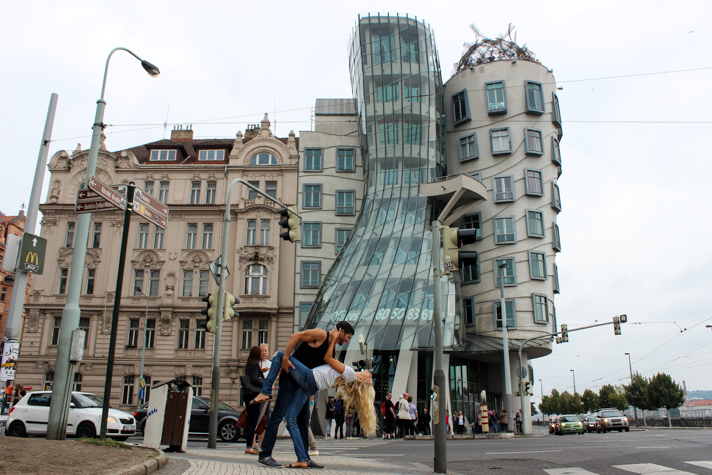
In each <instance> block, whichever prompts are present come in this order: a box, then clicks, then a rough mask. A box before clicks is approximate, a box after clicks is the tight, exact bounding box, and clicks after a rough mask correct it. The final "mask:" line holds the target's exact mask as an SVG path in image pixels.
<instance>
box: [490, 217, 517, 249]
mask: <svg viewBox="0 0 712 475" xmlns="http://www.w3.org/2000/svg"><path fill="white" fill-rule="evenodd" d="M494 242H495V244H512V243H514V242H517V236H516V235H515V232H514V216H503V217H501V218H494Z"/></svg>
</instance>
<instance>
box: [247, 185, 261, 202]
mask: <svg viewBox="0 0 712 475" xmlns="http://www.w3.org/2000/svg"><path fill="white" fill-rule="evenodd" d="M247 183H249V184H250V185H252V186H254V187H255V188H259V187H260V182H259V181H248V182H247ZM257 195H258V193H257V192H256V191H255V190H253V189H252V188H247V199H248V200H255V199H257Z"/></svg>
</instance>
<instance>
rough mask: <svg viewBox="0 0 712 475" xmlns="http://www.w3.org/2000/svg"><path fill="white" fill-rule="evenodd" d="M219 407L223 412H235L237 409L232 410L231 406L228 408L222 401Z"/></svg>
mask: <svg viewBox="0 0 712 475" xmlns="http://www.w3.org/2000/svg"><path fill="white" fill-rule="evenodd" d="M218 407H219V408H220V409H222V410H223V411H234V410H235V409H233V408H231V407H230V406H228V405H227V404H225V403H224V402H222V401H220V404H218Z"/></svg>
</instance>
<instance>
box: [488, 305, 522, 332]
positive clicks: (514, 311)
mask: <svg viewBox="0 0 712 475" xmlns="http://www.w3.org/2000/svg"><path fill="white" fill-rule="evenodd" d="M500 303H501V301H500V299H497V300H495V301H493V302H492V313H493V317H494V329H495V330H499V329H501V328H502V318H501V317H500V318H497V308H499V306H500ZM509 304H511V305H509ZM504 308H505V311H504V313H506V317H507V330H509V329H515V328H517V302H516V300H515V299H504ZM510 308H511V309H512V318H511V319H510V318H509V309H510ZM501 313H502V312H500V314H501ZM510 320H511V321H512V322H513V323H512V325H510V324H509V321H510Z"/></svg>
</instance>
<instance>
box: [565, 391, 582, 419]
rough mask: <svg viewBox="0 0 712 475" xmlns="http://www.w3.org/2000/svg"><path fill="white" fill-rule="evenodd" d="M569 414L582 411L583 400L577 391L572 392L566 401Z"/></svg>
mask: <svg viewBox="0 0 712 475" xmlns="http://www.w3.org/2000/svg"><path fill="white" fill-rule="evenodd" d="M568 412H569V414H581V413H582V412H583V402H582V401H581V395H580V394H579V393H573V394H572V395H571V398H569V401H568Z"/></svg>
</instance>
